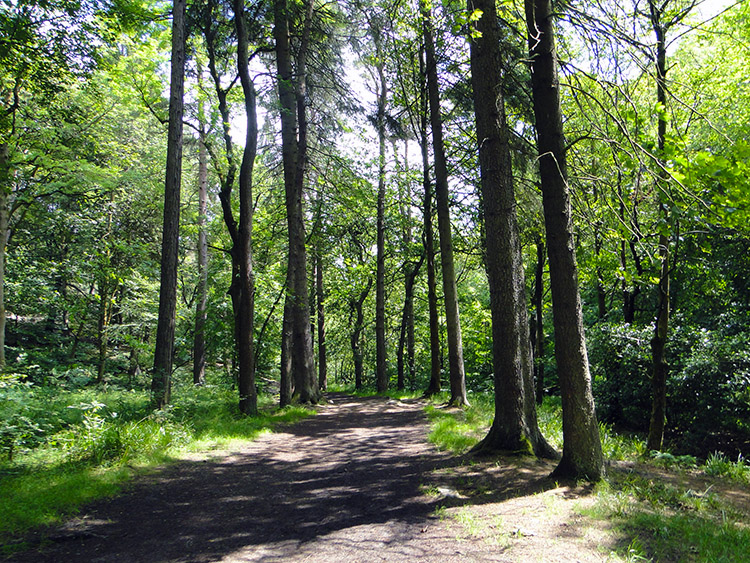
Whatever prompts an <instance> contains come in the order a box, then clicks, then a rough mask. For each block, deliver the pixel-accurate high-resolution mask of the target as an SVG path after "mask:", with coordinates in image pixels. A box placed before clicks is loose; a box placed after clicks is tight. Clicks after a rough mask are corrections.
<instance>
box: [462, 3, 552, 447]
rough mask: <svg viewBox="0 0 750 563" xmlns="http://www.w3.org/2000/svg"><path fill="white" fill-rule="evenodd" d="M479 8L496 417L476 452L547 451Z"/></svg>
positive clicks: (498, 94)
mask: <svg viewBox="0 0 750 563" xmlns="http://www.w3.org/2000/svg"><path fill="white" fill-rule="evenodd" d="M468 9H469V10H470V11H473V10H474V9H477V10H480V11H481V12H482V15H481V17H480V18H479V20H478V21H477V22H476V29H477V30H478V31H479V32H480V33H481V35H479V36H478V37H476V38H473V39H472V40H471V77H472V85H473V90H474V112H475V115H476V126H477V141H478V144H479V164H480V167H479V168H480V173H481V190H482V202H483V208H484V224H485V225H484V226H485V232H486V237H485V244H486V250H487V252H486V268H487V279H488V282H489V287H490V309H491V311H492V357H493V372H494V383H495V419H494V421H493V423H492V427H491V428H490V431H489V433H488V434H487V436H486V437H485V438H484V440H482V441H481V442H480V443H479V444H477V446H476V447H475V448H474V451H475V452H478V453H485V452H493V451H510V452H514V453H521V454H532V455H544V456H549V455H554V451H553V450H552V448H551V447H550V446H549V445H548V444H547V442H546V441H545V440H544V437H543V436H542V434H541V432H540V431H539V426H538V424H537V417H536V404H535V402H534V396H535V395H534V372H533V361H532V355H531V343H530V341H529V324H528V318H527V313H526V281H525V277H524V268H523V261H522V258H521V243H520V241H519V238H518V224H517V218H516V199H515V192H514V187H513V172H512V168H511V156H510V146H509V145H508V126H507V122H506V118H505V102H504V100H503V96H502V61H501V52H500V37H499V33H498V25H497V12H496V7H495V2H494V0H468Z"/></svg>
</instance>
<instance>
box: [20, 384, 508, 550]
mask: <svg viewBox="0 0 750 563" xmlns="http://www.w3.org/2000/svg"><path fill="white" fill-rule="evenodd" d="M328 401H329V402H328V404H325V405H322V406H320V407H319V412H318V414H317V415H316V416H314V417H311V418H309V419H305V420H303V421H301V422H299V423H297V424H295V425H293V426H290V427H287V428H284V429H283V430H281V431H280V432H278V433H274V434H268V435H265V436H262V437H261V438H259V439H258V440H256V441H255V442H251V443H248V444H247V446H246V447H244V448H243V449H242V450H241V451H238V452H235V453H232V454H230V455H227V456H226V457H222V458H220V459H216V460H209V461H199V462H181V463H178V464H175V465H171V466H169V467H167V468H166V469H165V470H163V471H161V472H159V473H158V474H156V475H154V476H151V477H147V478H144V479H142V480H139V481H138V482H136V483H135V484H134V485H133V486H131V487H129V488H128V489H127V490H126V492H124V493H123V494H121V495H118V496H116V497H113V498H111V499H106V500H102V501H98V502H96V503H93V504H92V505H89V506H88V507H85V508H84V509H83V510H82V511H81V515H80V516H79V517H78V518H76V519H75V520H74V521H72V522H71V523H68V524H67V525H66V526H65V527H63V528H62V529H61V530H60V531H59V532H58V533H56V534H52V537H53V538H55V541H53V542H52V544H51V545H49V546H47V547H45V548H43V549H42V550H38V551H33V552H27V553H23V554H17V555H16V556H15V557H14V558H13V561H19V562H28V561H34V562H38V561H55V562H57V561H60V562H62V561H75V562H102V563H103V562H115V561H116V562H140V561H143V562H209V561H224V562H233V561H268V562H276V561H285V562H286V561H310V562H323V561H325V562H331V561H342V562H343V561H346V562H354V561H417V560H418V561H441V562H442V561H459V560H460V561H466V560H482V561H491V560H500V559H499V557H497V554H493V553H491V552H490V550H489V549H488V546H487V545H485V544H483V543H482V542H458V541H457V539H456V534H455V531H451V529H450V526H449V525H448V524H447V523H446V522H444V521H441V520H440V519H439V518H437V517H435V516H434V511H435V509H436V503H437V499H436V498H435V497H430V496H428V495H425V494H424V493H423V489H424V486H426V485H428V484H429V482H430V473H431V472H432V471H433V470H434V469H436V468H438V467H440V466H445V465H446V464H448V463H449V457H448V456H447V455H445V454H441V453H439V452H437V451H436V450H435V448H434V447H433V446H432V445H430V444H429V443H428V442H427V440H426V434H427V423H426V420H425V416H424V413H423V408H422V407H423V405H422V404H421V403H419V402H417V401H414V402H402V401H396V400H390V399H383V398H353V397H350V396H346V395H341V394H331V395H329V396H328Z"/></svg>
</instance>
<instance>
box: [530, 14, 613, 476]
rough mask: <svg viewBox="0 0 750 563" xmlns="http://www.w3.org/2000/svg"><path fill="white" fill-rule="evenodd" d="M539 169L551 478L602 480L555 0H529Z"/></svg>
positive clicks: (602, 469) (601, 460) (602, 461)
mask: <svg viewBox="0 0 750 563" xmlns="http://www.w3.org/2000/svg"><path fill="white" fill-rule="evenodd" d="M525 6H526V25H527V31H528V39H529V52H530V53H529V54H530V58H531V77H532V82H531V86H532V94H533V101H534V115H535V117H536V130H537V145H538V147H537V148H538V151H539V171H540V177H541V182H542V203H543V206H544V223H545V227H546V232H547V249H548V250H547V253H548V256H549V271H550V289H551V290H552V315H553V322H554V326H555V359H556V361H557V371H558V374H559V378H560V394H561V396H562V406H563V440H564V442H563V456H562V459H561V460H560V463H559V465H558V466H557V468H556V469H555V471H554V473H553V475H555V476H561V477H562V476H565V477H574V478H578V477H585V478H588V479H591V480H597V479H599V478H600V477H601V475H602V474H603V472H604V459H603V456H602V447H601V440H600V437H599V426H598V424H597V421H596V413H595V411H594V399H593V396H592V394H591V376H590V373H589V364H588V358H587V355H586V342H585V338H584V333H583V313H582V310H581V296H580V293H579V292H578V272H577V266H576V257H575V244H574V241H573V226H572V219H571V210H570V194H569V188H568V181H567V163H566V153H565V150H566V149H565V139H564V136H563V126H562V113H561V110H560V85H559V81H558V77H557V55H556V53H555V39H554V27H553V25H554V22H553V17H554V15H553V11H552V4H551V2H550V0H525Z"/></svg>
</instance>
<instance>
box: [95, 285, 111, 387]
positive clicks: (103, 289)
mask: <svg viewBox="0 0 750 563" xmlns="http://www.w3.org/2000/svg"><path fill="white" fill-rule="evenodd" d="M107 285H108V284H107V282H106V281H105V280H100V281H99V314H98V318H97V323H96V329H97V330H96V332H97V340H98V341H99V360H98V362H97V369H96V382H97V383H101V382H102V381H104V371H105V369H106V366H107V344H108V342H107V328H108V327H107V305H108V301H109V295H108V294H107V292H108V288H107Z"/></svg>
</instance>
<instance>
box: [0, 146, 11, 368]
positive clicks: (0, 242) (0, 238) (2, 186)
mask: <svg viewBox="0 0 750 563" xmlns="http://www.w3.org/2000/svg"><path fill="white" fill-rule="evenodd" d="M9 153H10V151H9V149H8V144H7V143H5V142H0V371H2V370H4V369H5V324H6V322H7V312H6V310H5V262H6V256H7V251H8V238H9V235H10V201H9V198H10V193H11V190H12V185H11V183H12V178H11V173H10V154H9Z"/></svg>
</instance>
